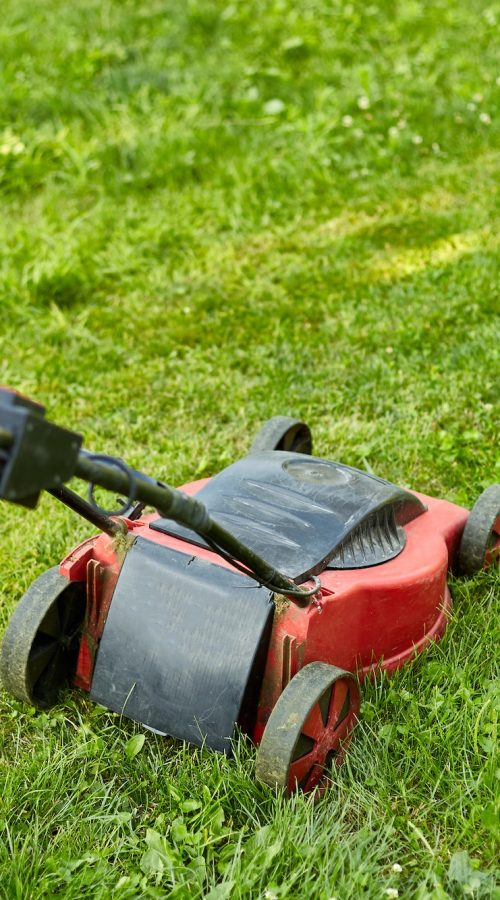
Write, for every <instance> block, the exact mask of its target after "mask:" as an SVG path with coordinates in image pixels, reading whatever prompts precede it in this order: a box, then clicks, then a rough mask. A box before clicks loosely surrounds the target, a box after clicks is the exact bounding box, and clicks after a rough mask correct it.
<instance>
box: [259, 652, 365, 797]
mask: <svg viewBox="0 0 500 900" xmlns="http://www.w3.org/2000/svg"><path fill="white" fill-rule="evenodd" d="M359 705H360V694H359V686H358V681H357V679H356V677H355V676H354V675H353V674H352V673H351V672H345V671H344V670H343V669H337V667H336V666H330V665H328V664H327V663H322V662H313V663H309V665H307V666H304V668H303V669H301V670H300V671H299V672H298V673H297V675H295V677H294V678H292V680H291V681H290V682H289V684H288V685H287V686H286V688H285V690H284V691H283V693H282V694H281V696H280V697H279V699H278V701H277V703H276V705H275V707H274V709H273V711H272V713H271V715H270V717H269V720H268V722H267V725H266V727H265V730H264V734H263V736H262V741H261V743H260V746H259V748H258V751H257V769H256V775H257V778H258V779H259V781H263V782H265V784H268V785H270V786H271V787H279V788H282V789H284V791H285V793H286V794H288V795H289V794H292V793H294V792H295V791H297V790H301V791H303V792H304V793H309V792H311V791H318V790H321V789H322V787H324V786H325V785H326V783H327V782H328V773H329V770H330V768H331V766H332V764H333V763H336V764H337V765H338V764H339V763H340V762H341V761H342V758H343V755H344V753H345V750H346V747H347V743H348V741H349V738H350V734H351V732H352V729H353V728H354V725H355V724H356V721H357V716H358V712H359Z"/></svg>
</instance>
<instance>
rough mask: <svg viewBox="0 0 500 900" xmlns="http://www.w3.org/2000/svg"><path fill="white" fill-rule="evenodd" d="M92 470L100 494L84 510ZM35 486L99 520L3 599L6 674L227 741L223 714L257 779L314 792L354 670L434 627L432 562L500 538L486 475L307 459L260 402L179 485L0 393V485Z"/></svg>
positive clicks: (431, 633)
mask: <svg viewBox="0 0 500 900" xmlns="http://www.w3.org/2000/svg"><path fill="white" fill-rule="evenodd" d="M73 476H76V477H77V478H79V479H83V480H85V481H86V482H87V483H88V485H89V489H88V490H89V493H88V499H83V498H82V497H81V496H80V495H79V494H77V493H75V492H74V491H73V490H71V489H70V488H68V487H67V485H66V482H67V481H69V480H70V479H71V478H72V477H73ZM96 486H100V487H101V488H104V489H106V490H108V491H111V492H114V496H118V497H123V498H124V499H123V500H121V499H120V500H119V501H117V503H119V508H117V509H114V510H107V509H103V508H102V506H100V505H99V504H98V503H97V500H96V496H95V488H96ZM42 490H45V491H48V492H49V493H50V494H52V495H53V496H54V497H55V498H57V499H58V500H60V501H61V502H63V503H64V504H66V505H67V506H69V507H70V508H71V509H73V510H74V511H75V512H77V513H78V514H79V515H81V516H83V517H84V518H85V519H87V520H88V521H89V522H90V523H92V525H93V526H95V527H97V528H98V529H99V531H100V533H99V534H97V535H95V536H92V537H89V538H88V539H87V540H85V541H83V543H81V544H79V545H78V546H77V547H75V549H73V550H72V551H71V552H70V553H69V554H68V555H67V556H66V557H65V558H64V559H63V560H62V562H61V563H60V564H59V565H57V566H54V567H53V568H51V569H49V570H48V571H46V572H45V573H43V574H42V575H41V576H40V577H39V578H37V580H36V581H35V582H34V583H33V584H32V585H31V587H30V588H29V589H28V591H27V593H26V594H25V595H24V597H22V599H21V600H20V602H19V603H18V604H17V606H16V608H15V610H14V613H13V615H12V617H11V620H10V623H9V625H8V627H7V631H6V634H5V637H4V640H3V645H2V650H1V658H0V673H1V678H2V681H3V685H4V687H5V689H6V690H7V691H9V692H10V693H11V694H13V695H14V696H15V697H17V698H18V699H20V700H23V701H26V702H27V703H29V704H31V705H33V706H35V707H42V708H44V707H45V708H46V707H49V706H50V705H52V704H54V703H55V702H56V700H57V697H58V695H59V692H60V690H61V689H62V688H64V687H65V686H67V685H68V684H69V685H71V686H74V687H77V688H81V689H83V690H84V691H87V692H88V693H89V694H90V697H91V698H92V700H94V701H95V702H96V703H99V704H101V705H103V706H104V707H107V708H108V709H110V710H112V711H114V712H116V713H119V714H121V715H124V716H127V717H129V718H130V719H133V720H134V721H136V722H139V723H141V724H142V725H144V726H146V727H147V728H149V729H151V730H153V731H155V732H157V733H159V734H162V735H169V736H172V737H174V738H178V739H180V740H184V741H188V742H191V743H194V744H197V745H200V746H202V745H203V746H207V747H210V748H213V749H214V750H218V751H222V752H226V753H229V752H230V750H231V745H232V739H233V736H234V733H235V729H236V728H239V729H240V730H241V731H242V732H244V733H246V734H248V735H249V736H250V738H251V739H252V740H253V742H254V743H255V744H256V745H257V764H256V772H257V777H258V778H259V779H260V780H261V781H263V782H265V783H267V784H269V785H271V786H278V787H280V788H281V789H283V790H284V791H285V792H287V793H291V792H293V791H295V790H297V789H300V790H302V791H305V792H310V791H321V790H322V785H324V783H325V779H328V773H329V772H331V766H332V765H333V764H339V763H340V762H341V760H342V757H343V755H344V754H345V751H346V747H347V744H348V742H349V739H350V736H351V732H352V730H353V727H354V725H355V723H356V719H357V716H358V713H359V704H360V690H359V683H360V682H362V681H363V679H364V678H366V677H367V676H368V675H370V674H372V673H374V672H376V671H377V670H385V671H387V672H392V671H393V670H395V669H397V668H398V667H399V666H402V665H403V664H404V663H406V662H407V661H409V660H411V659H412V658H413V657H414V656H415V654H417V653H418V652H419V651H421V650H422V649H423V648H424V647H426V646H427V645H428V644H429V642H430V641H433V640H436V639H438V638H439V637H440V636H441V635H442V633H443V631H444V629H445V627H446V621H447V614H448V611H449V609H450V603H451V598H450V592H449V588H448V586H447V573H448V571H449V570H450V569H451V568H453V569H454V570H455V571H457V572H461V573H462V574H465V575H471V574H473V573H474V572H477V571H478V570H480V569H481V568H483V567H484V566H486V565H489V564H491V563H493V562H494V560H495V559H496V558H497V557H498V555H499V552H500V485H498V484H496V485H492V486H491V487H489V488H487V490H486V491H484V493H483V494H482V495H481V496H480V497H479V499H478V501H477V503H476V505H475V506H474V507H473V509H472V511H471V512H469V511H468V510H466V509H463V508H462V507H460V506H456V505H455V504H453V503H449V502H447V501H446V500H438V499H434V498H432V497H426V496H424V495H422V494H419V493H415V492H413V491H408V490H405V489H402V488H399V487H397V486H395V485H393V484H390V483H389V482H387V481H385V480H383V479H382V478H378V477H376V476H375V475H373V474H371V473H368V472H363V471H360V470H359V469H356V468H353V467H351V466H347V465H343V464H341V463H337V462H332V461H330V460H328V459H322V458H319V457H316V456H313V455H312V440H311V432H310V430H309V428H308V426H307V425H306V424H305V423H303V422H300V421H298V420H295V419H292V418H289V417H286V416H277V417H275V418H273V419H270V420H269V421H268V422H266V423H265V425H264V426H263V428H262V429H261V431H260V432H259V433H258V434H257V436H256V438H255V440H254V442H253V445H252V447H251V450H250V452H249V454H248V455H247V456H245V457H244V458H243V459H240V460H238V461H237V462H235V463H233V464H232V465H229V466H228V467H227V468H225V469H223V470H222V471H221V472H219V474H217V475H215V476H214V477H213V478H211V479H202V480H199V481H194V482H192V483H189V484H186V485H184V486H183V487H182V489H181V490H178V489H174V488H171V487H168V486H167V485H165V484H163V483H161V482H159V481H157V480H155V479H154V478H150V477H148V476H146V475H144V474H142V473H141V472H138V471H136V470H134V469H132V468H130V467H129V466H128V465H127V464H126V463H125V462H124V461H123V460H122V459H119V458H115V457H109V456H103V455H98V454H93V453H90V452H88V451H86V450H84V449H82V437H81V436H80V435H79V434H77V433H75V432H72V431H69V430H67V429H64V428H60V427H58V426H57V425H55V424H52V423H51V422H49V421H47V420H46V418H45V411H44V409H43V407H41V406H39V405H38V404H37V403H35V402H33V401H31V400H29V399H27V398H25V397H23V396H21V395H20V394H18V393H16V392H14V391H11V390H8V389H1V390H0V498H2V499H4V500H6V501H10V502H13V503H18V504H21V505H22V506H25V507H28V508H34V507H35V506H36V504H37V501H38V497H39V494H40V492H41V491H42ZM148 508H151V509H152V510H154V511H153V512H148Z"/></svg>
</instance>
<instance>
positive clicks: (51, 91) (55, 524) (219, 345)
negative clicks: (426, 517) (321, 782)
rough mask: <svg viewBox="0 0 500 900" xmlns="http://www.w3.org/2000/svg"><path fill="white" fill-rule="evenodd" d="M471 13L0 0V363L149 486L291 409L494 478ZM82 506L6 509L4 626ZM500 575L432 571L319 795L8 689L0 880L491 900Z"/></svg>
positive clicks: (333, 452) (478, 18)
mask: <svg viewBox="0 0 500 900" xmlns="http://www.w3.org/2000/svg"><path fill="white" fill-rule="evenodd" d="M499 23H500V8H499V7H498V5H497V4H495V3H493V2H492V0H428V2H425V3H421V2H417V0H373V2H368V3H365V2H361V0H352V2H349V3H346V2H341V0H295V2H292V0H268V2H265V0H234V2H232V3H231V2H219V0H190V2H174V0H172V2H166V0H120V2H119V0H85V2H84V0H73V2H71V3H70V2H68V0H45V2H41V0H4V2H3V4H2V16H1V21H0V191H1V207H0V209H1V216H0V346H1V353H0V383H5V384H9V385H12V386H15V387H17V388H18V389H19V390H21V391H23V392H24V393H26V394H28V395H32V396H33V397H36V398H37V399H38V400H40V401H41V402H42V403H45V404H46V405H47V407H48V411H49V415H50V416H51V417H52V418H54V419H55V420H56V421H58V422H60V423H61V424H63V425H67V426H69V427H73V428H79V429H80V430H81V431H82V432H83V433H84V435H85V441H86V445H87V446H88V447H92V448H95V449H97V450H100V451H101V450H102V451H103V452H107V453H119V454H120V455H121V456H123V457H124V458H125V459H126V460H127V461H128V462H130V463H131V464H133V465H135V466H137V467H138V468H142V469H144V470H146V471H147V472H149V473H151V474H154V475H155V476H157V477H159V478H161V479H163V480H165V481H167V482H169V483H171V484H174V485H175V484H180V483H182V482H184V481H187V480H191V479H192V478H193V477H201V476H204V475H208V474H211V473H215V472H217V471H218V470H219V469H220V468H221V467H223V466H224V465H226V464H228V463H229V462H231V461H233V460H236V459H237V458H238V457H239V456H241V455H242V454H243V453H244V452H245V451H246V449H248V447H249V445H250V443H251V440H252V437H253V435H254V433H255V432H256V431H257V429H258V428H259V427H260V425H261V423H262V422H263V421H264V420H265V419H267V418H268V417H270V416H272V415H276V414H293V415H299V416H301V417H304V418H305V419H306V421H308V422H309V423H310V424H311V427H312V429H313V434H314V439H315V450H316V452H317V453H318V454H319V455H324V456H327V457H330V458H334V459H338V460H340V461H343V462H345V463H348V464H351V465H355V466H359V467H361V468H371V469H373V470H374V471H375V472H376V473H377V474H379V475H381V476H383V477H385V478H387V479H389V480H391V481H394V482H396V483H398V484H401V485H403V486H411V487H414V488H416V489H419V490H421V491H423V492H427V493H430V494H436V495H437V496H442V497H446V498H448V499H450V500H452V501H456V502H458V503H461V504H463V505H466V506H471V505H472V504H473V503H474V501H475V499H476V497H477V495H478V493H479V492H480V491H481V490H482V489H483V488H484V487H486V486H487V485H488V484H490V483H491V482H493V481H500V461H499V458H498V431H499V408H498V384H499V375H500V363H499V349H500V328H499V317H498V313H499V310H500V306H499V298H498V281H497V279H498V268H497V267H498V244H499V241H498V233H499V228H498V200H497V186H498V181H499V165H498V162H499V152H498V147H499V127H498V121H499V120H498V94H499V84H500V79H499V78H498V77H497V76H498V68H497V62H498V33H499V31H498V27H499ZM88 533H89V529H88V527H86V526H85V524H84V523H82V522H80V521H79V520H77V519H76V518H75V517H74V516H73V515H72V514H71V513H70V512H69V511H66V510H65V509H64V508H59V507H58V505H57V504H56V503H55V501H53V500H52V498H50V497H48V496H46V497H45V498H43V499H42V501H41V503H40V505H39V507H38V510H37V512H36V513H33V512H28V511H24V510H21V509H19V508H15V507H9V506H7V505H6V504H2V538H1V541H0V597H1V600H0V620H1V621H0V625H1V628H2V630H3V628H4V626H5V625H6V623H7V620H8V616H9V614H10V612H11V610H12V609H13V607H14V605H15V603H16V601H17V600H18V598H19V597H20V595H21V594H22V593H23V591H24V590H25V589H26V587H27V586H28V585H29V584H30V582H31V581H32V580H33V579H34V578H35V577H36V576H37V575H38V574H39V573H40V572H42V571H43V570H44V569H45V568H47V567H48V566H51V565H53V564H54V563H56V562H57V561H58V560H59V559H60V558H61V557H62V556H63V555H64V554H65V553H66V552H67V550H68V549H69V548H70V547H71V546H72V545H73V544H75V543H77V541H78V540H80V539H82V538H83V537H84V536H86V535H87V534H88ZM498 587H499V580H498V575H497V574H495V573H494V572H488V573H484V574H482V575H480V576H478V577H477V578H476V579H475V580H462V581H458V580H457V581H455V582H453V583H452V590H453V595H454V601H455V605H454V613H453V617H452V620H451V622H450V626H449V629H448V631H447V633H446V635H445V637H444V639H443V641H442V642H441V643H440V644H439V645H437V646H434V647H432V648H431V649H430V650H429V651H428V652H426V653H425V654H424V655H423V656H422V657H421V658H420V659H418V661H416V662H415V663H414V664H412V665H411V666H410V667H408V668H406V669H404V670H403V671H400V672H399V673H398V674H396V676H395V677H394V678H393V679H392V680H391V681H386V680H378V681H376V682H374V683H371V684H367V685H365V687H364V691H363V698H364V699H363V706H362V722H361V723H360V725H359V726H358V728H357V731H356V735H355V738H354V740H353V742H352V744H351V748H350V750H349V754H348V760H347V762H346V764H345V765H344V766H343V767H342V768H341V769H340V770H338V772H336V773H335V782H334V784H333V785H332V787H331V788H330V789H329V790H328V792H327V794H326V796H325V798H324V799H323V800H322V801H321V802H320V803H319V804H317V805H316V806H314V805H312V804H311V802H310V800H308V799H304V798H303V797H300V796H299V797H296V798H294V799H293V800H292V801H291V802H286V801H284V800H283V799H282V798H281V797H280V796H276V795H275V794H273V792H271V791H270V790H268V789H267V788H265V787H263V786H261V785H258V784H257V783H255V781H254V778H253V769H254V754H253V751H252V748H251V747H250V746H249V745H248V744H247V743H246V742H245V741H243V740H242V741H241V743H240V744H239V745H238V746H237V748H236V753H235V758H233V759H226V758H221V757H219V756H217V755H215V754H213V753H210V752H202V751H199V750H196V749H192V748H183V747H182V746H181V745H180V744H179V743H176V742H173V741H169V740H165V739H159V738H158V737H156V736H154V735H152V734H150V733H145V740H144V743H143V744H142V745H141V740H140V739H135V740H132V738H133V736H134V735H136V734H138V735H142V734H143V731H142V730H141V728H139V727H138V726H137V727H136V726H134V725H132V724H131V723H128V722H125V721H120V720H119V718H118V717H116V716H113V715H111V714H109V713H107V712H106V711H104V710H102V709H100V708H98V707H94V706H93V705H92V704H90V703H89V702H87V701H86V699H85V697H84V696H83V695H77V694H72V695H71V696H68V697H67V702H65V703H64V705H60V706H58V707H56V708H55V709H54V710H51V711H49V712H48V713H45V714H39V713H35V711H34V710H33V709H30V708H27V707H26V706H24V705H22V704H21V703H17V702H15V701H13V700H11V699H10V698H9V697H8V696H7V695H5V694H3V695H2V696H1V700H0V707H1V711H0V714H1V720H2V729H1V734H0V895H1V896H4V897H6V898H19V900H25V898H33V900H35V898H45V897H55V896H62V897H68V898H81V897H89V898H107V897H112V898H117V900H118V898H119V900H125V898H139V897H167V896H168V897H179V898H191V897H193V898H196V897H205V898H207V900H208V898H210V900H224V898H240V897H245V898H252V900H253V898H255V900H257V898H259V900H260V898H262V900H264V898H267V900H271V898H278V897H290V898H297V900H298V898H300V900H302V898H304V900H306V898H318V900H329V898H334V897H335V898H337V900H348V898H353V900H355V898H359V897H366V898H384V897H389V896H396V894H395V893H394V892H395V891H399V896H400V897H408V898H419V900H424V898H432V900H444V898H447V897H453V898H455V897H456V898H459V897H493V896H496V897H498V896H499V892H498V891H499V889H498V888H495V860H496V858H497V852H498V838H499V832H498V813H499V787H500V781H499V776H500V770H499V768H498V755H497V749H496V748H497V745H496V735H497V720H498V711H499V709H500V697H499V692H498V681H497V680H496V679H497V676H498V669H497V663H498V646H499V644H500V633H499V628H498V607H499V603H498V600H499V590H498ZM495 656H496V660H495ZM394 866H395V869H394V868H393V867H394ZM399 867H401V871H399ZM495 891H497V893H495Z"/></svg>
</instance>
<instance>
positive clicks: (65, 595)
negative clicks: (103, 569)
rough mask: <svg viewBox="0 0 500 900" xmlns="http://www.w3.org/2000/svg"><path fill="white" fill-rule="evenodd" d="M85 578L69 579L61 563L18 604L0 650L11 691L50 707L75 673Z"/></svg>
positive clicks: (4, 679)
mask: <svg viewBox="0 0 500 900" xmlns="http://www.w3.org/2000/svg"><path fill="white" fill-rule="evenodd" d="M85 604H86V597H85V584H83V583H80V582H74V581H68V579H67V578H64V576H63V575H60V574H59V570H58V567H57V566H54V568H52V569H48V570H47V571H46V572H44V573H43V574H42V575H40V577H39V578H37V579H36V581H34V582H33V584H32V585H31V586H30V587H29V588H28V590H27V591H26V593H25V595H24V597H22V598H21V600H20V601H19V603H18V604H17V606H16V608H15V610H14V612H13V614H12V617H11V620H10V622H9V625H8V627H7V631H6V632H5V637H4V639H3V643H2V649H1V653H0V677H1V680H2V683H3V686H4V688H5V690H6V691H8V692H9V693H10V694H13V696H14V697H17V699H18V700H23V701H25V702H27V703H30V704H31V705H32V706H38V707H41V708H45V709H46V708H48V707H50V706H53V705H54V704H55V703H56V701H57V695H58V693H59V691H60V690H61V689H62V688H63V687H64V686H65V685H66V684H67V683H68V681H69V680H70V678H71V676H72V675H73V674H74V671H75V668H76V662H77V656H78V649H79V635H80V631H81V626H82V623H83V619H84V615H85Z"/></svg>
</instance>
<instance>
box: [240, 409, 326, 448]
mask: <svg viewBox="0 0 500 900" xmlns="http://www.w3.org/2000/svg"><path fill="white" fill-rule="evenodd" d="M260 450H291V451H293V453H305V454H307V455H310V454H311V453H312V436H311V430H310V428H309V426H308V425H306V424H305V422H301V421H299V419H293V418H292V417H291V416H274V417H273V418H272V419H268V420H267V422H264V424H263V426H262V428H261V429H260V431H259V432H258V433H257V435H256V437H255V440H254V442H253V444H252V446H251V449H250V452H251V453H257V452H258V451H260Z"/></svg>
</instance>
